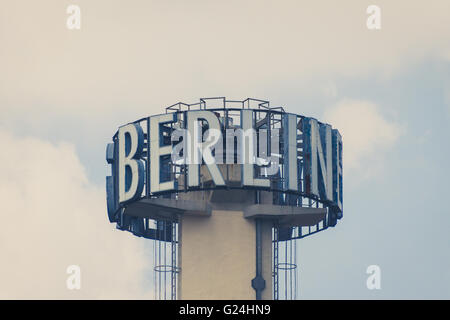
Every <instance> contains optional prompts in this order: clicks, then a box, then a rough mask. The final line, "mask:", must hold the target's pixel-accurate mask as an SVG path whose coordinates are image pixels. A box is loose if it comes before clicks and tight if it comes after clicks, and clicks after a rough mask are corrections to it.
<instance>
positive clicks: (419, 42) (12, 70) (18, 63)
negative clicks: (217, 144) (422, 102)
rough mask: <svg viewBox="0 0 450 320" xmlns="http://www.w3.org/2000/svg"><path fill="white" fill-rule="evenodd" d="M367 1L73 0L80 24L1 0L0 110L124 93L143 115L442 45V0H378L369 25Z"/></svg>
mask: <svg viewBox="0 0 450 320" xmlns="http://www.w3.org/2000/svg"><path fill="white" fill-rule="evenodd" d="M369 4H370V3H365V2H364V1H359V0H348V1H339V2H338V1H333V0H329V1H320V2H313V1H298V0H296V1H283V2H282V3H280V2H279V1H239V2H236V1H208V2H205V1H189V2H183V1H181V2H180V1H178V2H172V1H165V2H164V1H159V2H158V1H157V2H150V1H144V2H143V1H133V5H126V4H124V3H123V2H122V1H111V0H97V1H86V0H80V1H79V6H80V8H81V15H82V27H81V30H79V31H69V30H67V28H66V25H65V18H66V16H67V15H66V13H65V12H66V11H65V9H66V6H67V4H65V3H63V2H61V1H56V0H42V1H39V2H37V1H36V2H26V3H24V2H23V1H18V0H9V1H3V2H2V6H3V7H4V8H2V9H3V10H0V21H1V22H2V32H1V33H0V41H1V43H2V48H4V50H1V51H0V69H1V70H2V72H1V73H0V83H1V86H0V103H1V105H2V109H0V114H1V115H2V117H6V116H9V115H10V114H11V113H20V114H21V115H23V116H28V115H29V116H30V117H35V116H36V114H39V113H42V112H44V113H46V114H47V113H49V112H51V113H52V114H59V113H68V114H71V115H72V114H76V115H85V116H87V117H92V116H93V115H94V114H105V113H112V112H117V111H118V110H120V109H121V108H123V107H124V105H125V106H127V108H131V109H133V112H134V113H141V112H142V115H147V114H149V113H151V112H150V109H151V108H153V110H154V111H161V109H162V107H163V106H167V105H169V104H171V103H175V102H177V101H179V100H183V101H194V100H197V99H198V97H205V96H206V97H207V96H216V95H217V94H219V95H225V96H229V97H230V98H240V97H247V96H256V97H261V98H267V99H271V97H270V96H269V97H265V96H261V95H265V94H267V93H268V90H270V88H273V89H272V90H274V92H276V91H277V90H278V87H280V86H281V87H286V86H289V85H292V84H293V83H299V82H302V81H304V82H306V83H308V84H309V83H310V81H309V80H311V78H314V77H321V76H325V77H327V78H329V77H330V76H350V77H356V76H367V75H374V76H379V75H380V73H381V74H383V75H389V74H391V73H392V72H395V71H397V70H399V68H401V67H404V66H411V65H414V63H416V62H417V61H420V60H421V59H424V58H438V59H442V58H443V57H445V56H446V55H448V52H450V28H448V27H447V26H448V12H449V10H450V2H449V1H448V0H441V1H437V0H435V1H417V2H414V3H412V2H411V1H406V0H397V1H389V0H379V1H377V5H378V6H379V7H380V8H381V19H382V29H381V30H378V31H373V30H372V31H370V30H368V29H367V27H366V19H367V17H368V15H367V13H366V9H367V6H368V5H369ZM24 8H26V10H24ZM276 86H278V87H276ZM274 87H275V88H274ZM268 88H269V89H268ZM331 93H332V92H331ZM24 110H26V112H23V111H24ZM2 111H4V112H2ZM22 113H23V114H22ZM132 119H134V117H133V118H132ZM132 119H128V120H132Z"/></svg>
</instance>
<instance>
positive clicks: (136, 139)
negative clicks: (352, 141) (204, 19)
mask: <svg viewBox="0 0 450 320" xmlns="http://www.w3.org/2000/svg"><path fill="white" fill-rule="evenodd" d="M106 159H107V162H108V163H109V164H111V175H110V176H108V177H107V179H106V187H107V204H108V217H109V220H110V222H113V223H116V224H117V228H118V229H120V230H125V231H129V232H131V233H133V234H134V235H135V236H139V237H144V238H148V239H151V242H152V249H153V258H152V259H153V261H154V263H155V266H154V270H153V276H154V278H153V280H154V281H153V282H154V283H153V284H154V289H155V291H154V292H155V298H163V299H176V298H179V299H295V298H297V291H298V290H297V284H298V275H297V261H296V258H297V250H296V245H297V241H298V239H301V238H303V237H305V236H308V235H311V234H314V233H317V232H319V231H322V230H325V229H327V228H328V227H330V226H335V225H336V223H337V221H338V219H340V218H342V139H341V136H340V134H339V132H338V131H337V130H335V129H332V128H331V126H330V125H328V124H324V123H320V122H319V121H317V120H316V119H314V118H308V117H304V116H301V115H296V114H292V113H287V112H285V111H284V109H283V108H280V107H275V108H273V107H270V106H269V102H268V101H263V100H256V99H246V100H243V101H236V100H226V99H225V98H202V99H200V102H198V103H194V104H185V103H177V104H175V105H172V106H170V107H168V108H166V113H165V114H161V115H156V116H150V117H147V118H143V119H139V120H137V121H135V122H132V123H129V124H126V125H124V126H121V127H119V129H118V131H117V132H116V134H115V135H114V136H113V143H110V144H108V145H107V149H106Z"/></svg>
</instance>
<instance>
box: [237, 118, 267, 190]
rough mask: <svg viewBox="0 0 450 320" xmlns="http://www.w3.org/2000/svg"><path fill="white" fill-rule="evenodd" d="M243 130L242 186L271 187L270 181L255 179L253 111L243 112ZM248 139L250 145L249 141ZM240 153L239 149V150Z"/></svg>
mask: <svg viewBox="0 0 450 320" xmlns="http://www.w3.org/2000/svg"><path fill="white" fill-rule="evenodd" d="M241 128H242V130H243V137H242V143H241V150H240V152H241V154H242V155H245V156H243V160H244V161H243V164H242V185H244V186H251V187H267V188H268V187H270V180H269V179H267V178H255V166H254V163H255V158H256V152H255V151H256V131H255V129H254V128H253V110H242V111H241ZM246 138H248V144H247V139H246ZM238 152H239V149H238Z"/></svg>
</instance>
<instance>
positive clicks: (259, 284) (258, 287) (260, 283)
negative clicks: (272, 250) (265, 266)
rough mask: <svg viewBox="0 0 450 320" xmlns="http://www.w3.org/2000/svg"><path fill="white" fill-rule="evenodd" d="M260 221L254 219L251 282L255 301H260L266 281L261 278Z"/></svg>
mask: <svg viewBox="0 0 450 320" xmlns="http://www.w3.org/2000/svg"><path fill="white" fill-rule="evenodd" d="M261 224H262V222H261V219H256V221H255V227H256V276H255V278H253V280H252V287H253V289H255V292H256V300H261V297H262V291H263V290H264V288H265V287H266V281H265V280H264V278H263V276H262V240H261V233H262V227H261Z"/></svg>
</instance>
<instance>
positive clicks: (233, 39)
mask: <svg viewBox="0 0 450 320" xmlns="http://www.w3.org/2000/svg"><path fill="white" fill-rule="evenodd" d="M72 4H76V5H78V6H79V7H80V9H81V29H80V30H69V29H68V28H67V26H66V20H67V18H68V16H69V14H67V13H66V9H67V7H68V6H69V5H72ZM372 4H375V5H377V6H379V7H380V9H381V29H380V30H368V28H367V26H366V20H367V18H368V16H369V15H368V14H367V13H366V9H367V7H368V6H369V5H372ZM449 12H450V2H449V1H448V0H442V1H437V0H435V1H433V0H430V1H424V0H415V1H403V0H396V1H387V0H379V1H361V0H345V1H339V2H337V1H333V0H327V1H325V0H323V1H299V0H297V1H264V0H259V1H189V2H188V1H144V0H129V1H118V0H116V1H114V0H108V1H106V0H95V1H92V0H89V1H88V0H41V1H23V0H2V1H1V2H0V43H1V46H0V145H1V146H2V148H3V152H2V153H0V195H1V199H2V204H3V208H2V210H1V214H0V215H1V218H2V219H1V220H2V222H3V226H2V228H1V231H0V254H1V256H2V264H1V266H0V298H22V299H30V298H58V299H67V298H69V299H71V298H75V299H78V298H88V299H90V298H94V299H97V298H138V299H139V298H151V297H152V292H153V289H152V287H151V281H150V280H149V279H148V274H149V270H150V268H151V266H152V264H151V250H150V248H149V245H148V243H147V242H146V240H144V239H140V238H136V237H133V236H132V235H131V234H130V233H125V232H120V231H118V230H115V227H114V225H113V224H110V223H109V222H108V219H107V214H106V195H105V190H104V179H105V175H106V174H107V173H108V167H107V164H106V162H105V159H104V155H105V147H106V144H107V143H108V142H110V140H111V137H112V135H113V134H114V132H115V131H116V130H117V128H118V126H120V125H122V124H125V123H127V122H129V121H134V120H136V119H139V118H141V117H144V116H148V115H152V114H157V113H163V112H164V108H165V107H166V106H168V105H171V104H173V103H175V102H178V101H184V102H188V103H193V102H197V101H198V99H199V98H201V97H214V96H225V97H227V98H229V99H235V100H238V99H239V100H243V99H245V98H247V97H253V98H259V99H264V100H270V101H271V105H272V106H283V107H284V108H285V109H286V110H287V111H289V112H293V113H297V114H302V115H305V116H312V117H317V118H318V119H319V120H323V121H326V122H329V123H330V124H332V125H333V127H335V128H337V129H339V130H340V132H341V133H342V135H343V142H344V218H343V219H342V220H341V221H340V222H339V224H338V225H337V227H336V228H333V229H329V230H327V231H325V232H323V233H319V234H316V235H314V236H312V237H310V238H307V239H302V240H301V241H300V242H299V261H298V262H299V266H300V274H299V276H300V283H299V285H300V296H299V297H300V298H301V299H315V298H326V299H337V298H343V299H349V298H352V299H419V298H425V299H427V298H438V299H442V298H445V299H450V250H449V247H450V234H449V231H450V210H449V208H448V206H447V205H446V204H445V200H446V199H447V193H448V190H449V188H448V181H449V180H450V169H449V166H448V159H449V157H450V152H449V148H448V145H449V144H448V139H449V138H450V134H449V132H450V131H449V129H448V124H447V123H448V122H449V121H450V28H449V22H450V19H449ZM71 264H77V265H80V267H81V270H82V276H83V282H82V283H83V284H82V289H81V290H79V291H69V290H67V288H66V278H67V274H66V268H67V266H68V265H71ZM374 264H375V265H379V266H380V268H381V274H382V278H381V290H368V289H367V287H366V279H367V277H368V275H367V274H366V268H367V267H368V266H369V265H374Z"/></svg>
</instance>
